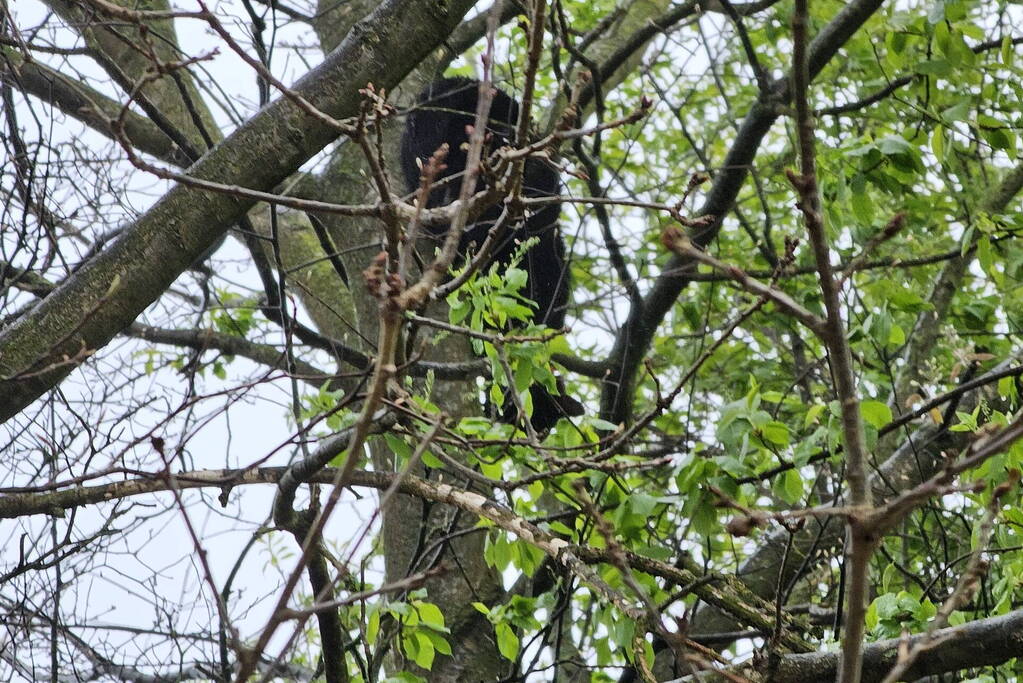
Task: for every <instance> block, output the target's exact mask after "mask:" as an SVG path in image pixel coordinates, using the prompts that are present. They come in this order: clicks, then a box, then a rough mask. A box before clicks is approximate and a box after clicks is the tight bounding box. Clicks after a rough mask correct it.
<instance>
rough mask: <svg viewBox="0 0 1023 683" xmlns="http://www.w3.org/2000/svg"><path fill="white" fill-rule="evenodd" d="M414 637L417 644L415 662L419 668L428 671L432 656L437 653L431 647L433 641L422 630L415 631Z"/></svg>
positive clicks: (431, 663) (431, 666) (430, 667)
mask: <svg viewBox="0 0 1023 683" xmlns="http://www.w3.org/2000/svg"><path fill="white" fill-rule="evenodd" d="M414 637H415V640H416V645H417V647H416V656H415V657H414V659H415V662H416V664H417V665H419V667H420V668H422V669H426V670H427V671H429V670H430V669H432V668H433V658H434V657H435V656H436V654H437V651H436V650H435V649H434V647H433V641H432V640H430V638H429V636H427V635H426V634H425V633H424V632H422V631H416V633H415V636H414Z"/></svg>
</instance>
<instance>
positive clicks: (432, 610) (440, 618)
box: [416, 602, 447, 631]
mask: <svg viewBox="0 0 1023 683" xmlns="http://www.w3.org/2000/svg"><path fill="white" fill-rule="evenodd" d="M416 609H417V610H418V611H419V618H420V620H421V621H422V623H423V624H425V625H427V626H431V627H433V628H435V629H438V630H441V631H446V630H447V629H445V628H444V615H443V614H442V613H441V611H440V608H439V607H437V605H435V604H433V603H432V602H419V603H416Z"/></svg>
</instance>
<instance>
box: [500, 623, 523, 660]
mask: <svg viewBox="0 0 1023 683" xmlns="http://www.w3.org/2000/svg"><path fill="white" fill-rule="evenodd" d="M494 631H495V632H496V634H497V650H498V651H499V652H500V653H501V655H502V656H503V657H504V658H505V659H507V660H509V661H512V662H514V661H515V659H516V657H518V656H519V637H518V636H516V635H515V631H513V630H512V627H511V626H509V625H508V624H506V623H504V622H500V623H498V624H495V625H494Z"/></svg>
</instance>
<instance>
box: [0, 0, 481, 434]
mask: <svg viewBox="0 0 1023 683" xmlns="http://www.w3.org/2000/svg"><path fill="white" fill-rule="evenodd" d="M471 5H472V3H471V2H470V1H469V0H457V1H456V2H453V3H451V4H450V5H445V6H444V8H445V9H443V10H440V9H438V7H440V6H437V5H424V4H423V3H418V2H413V1H412V0H391V1H390V2H385V3H383V4H382V5H380V7H379V8H378V9H377V10H376V11H375V12H374V13H373V14H372V15H371V16H370V17H368V18H367V19H365V20H364V21H362V22H360V23H359V24H356V26H355V27H354V28H353V29H352V31H351V32H350V33H349V34H348V36H347V37H346V38H345V40H344V41H343V42H342V43H341V45H340V46H339V47H338V49H337V50H335V51H334V52H333V53H331V54H330V55H329V56H328V57H327V59H326V60H325V61H324V63H323V64H321V65H320V66H318V67H317V68H315V69H313V70H312V71H311V72H310V73H309V74H308V75H306V76H305V77H304V78H302V79H301V80H300V81H299V82H298V83H297V84H296V86H295V88H294V90H295V91H296V92H298V93H300V94H302V96H303V97H305V98H306V99H307V100H308V101H309V102H310V103H312V104H313V105H314V106H315V107H317V108H318V109H320V110H322V111H324V112H325V113H327V114H328V115H330V116H332V117H334V118H344V117H347V116H352V115H354V114H355V113H356V112H357V111H358V107H359V102H360V96H359V92H358V91H359V88H361V87H363V86H365V84H366V83H369V82H371V81H372V82H373V83H375V84H376V85H377V86H381V87H388V88H389V87H391V86H392V85H394V84H395V83H397V82H398V81H399V80H400V79H401V78H402V77H403V76H404V75H405V74H406V73H408V71H409V70H411V69H412V68H413V67H414V66H415V65H416V64H417V63H418V62H419V60H421V59H422V58H423V57H424V56H425V55H426V53H427V52H428V51H429V50H430V49H432V48H433V47H434V46H435V45H436V44H437V43H438V42H439V41H440V40H441V38H442V37H443V36H446V35H448V34H449V33H450V32H451V30H452V28H453V27H454V25H455V24H456V23H457V22H458V21H459V20H460V19H461V16H462V14H464V12H465V11H467V10H468V8H469V7H470V6H471ZM399 43H400V44H401V45H402V46H403V47H402V49H400V50H397V49H394V46H395V45H398V44H399ZM336 136H337V131H336V129H333V128H331V127H330V126H327V125H325V124H324V123H322V122H320V121H318V120H315V119H313V118H311V117H310V116H309V115H308V114H306V113H305V112H303V111H301V110H300V109H298V108H297V107H296V106H295V105H294V104H293V103H292V102H291V101H290V100H287V99H286V98H281V99H278V100H277V101H275V102H274V103H272V104H270V105H269V106H268V107H266V108H265V109H263V110H262V111H260V112H259V113H258V114H257V115H256V116H254V117H253V118H252V119H250V120H249V121H248V122H246V123H245V124H244V125H243V126H242V127H241V128H240V129H238V130H237V131H236V132H235V133H234V134H233V135H231V136H230V138H228V139H227V140H225V141H224V142H223V143H222V144H220V145H218V146H217V147H216V148H215V149H213V150H211V151H210V152H209V153H208V154H206V155H205V156H204V157H203V158H202V159H201V160H200V161H198V162H197V163H196V164H195V165H194V166H193V167H192V168H191V169H190V173H191V174H192V175H194V176H196V177H198V178H202V179H208V180H216V181H218V182H226V183H228V184H237V185H241V186H244V187H249V188H253V189H257V190H267V189H270V188H272V187H274V186H276V185H277V184H278V183H280V182H281V181H283V180H284V179H285V178H286V177H287V176H288V175H289V174H291V173H293V172H294V171H295V170H296V169H297V168H298V167H299V166H300V165H301V164H302V163H304V162H305V161H306V160H307V159H309V158H310V157H311V156H312V155H313V154H315V153H316V152H318V151H319V150H320V149H322V148H323V147H324V146H325V145H326V144H327V143H329V142H330V141H331V140H333V139H334V138H335V137H336ZM251 203H252V202H251V201H248V200H239V199H237V198H235V197H230V196H227V195H224V194H219V193H212V192H201V191H197V190H193V189H189V188H186V187H183V186H181V185H178V186H176V187H175V188H174V189H172V190H171V191H170V192H168V193H167V194H166V195H165V196H164V197H163V199H161V200H160V201H159V202H158V203H157V204H156V205H155V206H154V207H153V208H152V209H150V210H149V211H148V212H146V213H145V214H144V215H143V216H142V217H141V218H140V219H139V220H137V221H136V222H135V223H134V224H132V225H131V226H129V227H128V228H126V229H125V231H124V232H123V233H122V235H121V236H120V237H119V238H118V239H117V241H116V242H115V243H114V244H113V245H111V247H110V248H109V249H107V250H105V251H104V252H102V253H101V254H99V255H98V256H97V257H96V258H95V259H93V260H92V261H90V262H89V263H88V264H86V265H85V266H84V267H83V268H82V269H81V270H79V271H78V272H77V273H76V274H75V275H73V276H72V277H71V278H70V279H69V280H68V281H67V282H65V283H64V284H63V285H62V286H61V287H60V288H59V289H58V290H56V291H55V292H54V293H53V294H51V295H50V296H48V297H47V298H46V299H45V300H43V302H42V303H40V304H39V305H38V306H37V307H36V308H35V309H33V310H32V311H31V312H30V313H29V314H28V315H25V316H23V317H22V318H21V319H19V320H18V321H17V322H15V323H14V324H13V325H11V326H10V327H8V328H7V329H5V330H4V331H3V332H2V333H0V352H2V353H0V396H2V398H0V421H6V420H7V419H9V418H10V417H12V416H13V415H15V414H17V413H18V412H19V411H20V410H21V409H22V408H24V407H25V406H27V405H28V404H29V403H31V402H32V401H33V400H34V399H36V398H37V397H39V396H40V395H42V394H43V393H44V392H45V391H47V390H49V389H51V388H53V387H54V386H56V385H57V384H58V383H59V382H60V381H61V380H62V379H63V378H64V377H66V376H67V374H68V373H69V372H70V371H71V369H73V367H74V366H76V365H78V364H79V363H80V362H81V360H82V359H84V358H87V357H88V356H89V355H91V354H92V353H94V352H95V351H96V350H97V349H99V348H102V347H103V346H104V345H105V344H106V343H107V342H109V341H110V339H111V338H112V337H113V336H114V335H115V334H117V332H119V331H120V330H122V329H124V327H126V326H127V325H128V324H129V323H131V321H132V320H134V318H135V317H136V316H137V315H138V314H139V313H140V312H142V310H144V309H145V308H146V306H148V305H149V304H150V303H152V302H153V301H155V300H156V299H157V298H158V297H159V296H160V294H161V293H162V292H163V291H164V290H165V289H166V288H167V287H168V286H169V285H170V284H171V282H173V280H174V278H176V277H177V276H178V275H179V274H180V273H181V272H182V271H184V270H185V269H186V268H187V267H188V266H189V265H191V264H192V263H193V262H194V261H195V260H196V259H197V258H198V257H199V256H200V255H201V254H202V253H204V252H205V251H206V250H207V249H208V248H209V247H210V246H211V245H212V244H214V243H215V242H216V241H217V239H219V238H220V236H221V235H222V234H223V233H224V231H225V230H226V229H227V227H228V226H229V225H231V224H232V223H233V222H235V221H237V220H238V219H239V218H240V217H241V216H242V215H243V214H244V212H245V211H246V210H247V209H248V208H249V207H250V206H251Z"/></svg>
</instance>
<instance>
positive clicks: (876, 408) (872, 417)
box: [860, 401, 892, 429]
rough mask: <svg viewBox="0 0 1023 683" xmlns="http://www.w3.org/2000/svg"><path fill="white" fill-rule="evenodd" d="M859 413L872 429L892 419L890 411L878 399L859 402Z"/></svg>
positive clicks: (878, 427)
mask: <svg viewBox="0 0 1023 683" xmlns="http://www.w3.org/2000/svg"><path fill="white" fill-rule="evenodd" d="M860 414H862V415H863V420H864V422H866V423H867V424H869V425H870V426H871V427H873V428H874V429H881V428H882V427H884V426H885V425H886V424H888V423H889V422H891V421H892V411H891V409H890V408H889V407H888V406H887V405H886V404H884V403H881V402H880V401H863V402H862V403H860Z"/></svg>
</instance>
